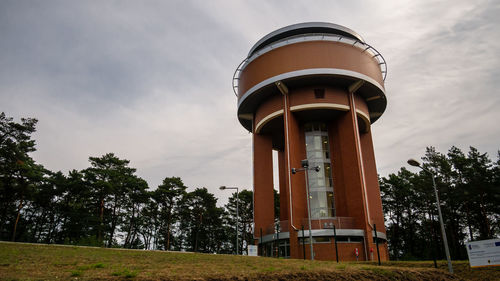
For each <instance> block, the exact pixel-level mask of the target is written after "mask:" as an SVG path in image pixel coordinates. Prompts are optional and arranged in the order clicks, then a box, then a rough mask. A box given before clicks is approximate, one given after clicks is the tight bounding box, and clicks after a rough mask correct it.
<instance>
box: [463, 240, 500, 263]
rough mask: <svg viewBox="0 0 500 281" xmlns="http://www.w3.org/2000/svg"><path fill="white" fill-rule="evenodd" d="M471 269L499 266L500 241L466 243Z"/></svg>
mask: <svg viewBox="0 0 500 281" xmlns="http://www.w3.org/2000/svg"><path fill="white" fill-rule="evenodd" d="M465 246H466V247H467V255H469V264H470V267H484V266H499V265H500V239H489V240H481V241H471V242H465Z"/></svg>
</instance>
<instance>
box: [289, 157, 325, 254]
mask: <svg viewBox="0 0 500 281" xmlns="http://www.w3.org/2000/svg"><path fill="white" fill-rule="evenodd" d="M300 164H301V166H302V169H296V168H292V174H294V175H295V174H296V173H297V172H301V171H305V172H306V195H307V222H308V224H309V247H311V250H310V252H311V260H314V249H313V244H312V242H313V241H312V229H311V196H309V160H307V159H304V160H302V161H300ZM311 170H315V171H316V172H319V170H320V167H319V166H316V167H314V168H311ZM302 243H304V237H302Z"/></svg>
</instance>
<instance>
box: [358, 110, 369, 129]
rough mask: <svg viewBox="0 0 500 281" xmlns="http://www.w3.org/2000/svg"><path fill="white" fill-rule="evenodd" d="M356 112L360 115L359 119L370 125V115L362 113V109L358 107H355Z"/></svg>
mask: <svg viewBox="0 0 500 281" xmlns="http://www.w3.org/2000/svg"><path fill="white" fill-rule="evenodd" d="M356 113H357V114H359V115H360V116H361V119H363V120H364V121H365V123H366V125H367V126H370V117H368V115H366V113H364V112H363V111H361V110H359V109H356ZM366 131H368V128H366Z"/></svg>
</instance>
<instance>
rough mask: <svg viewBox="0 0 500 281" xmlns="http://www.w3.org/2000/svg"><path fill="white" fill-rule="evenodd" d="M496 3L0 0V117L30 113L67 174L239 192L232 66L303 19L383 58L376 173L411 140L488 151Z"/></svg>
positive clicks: (404, 155) (498, 115) (244, 173)
mask: <svg viewBox="0 0 500 281" xmlns="http://www.w3.org/2000/svg"><path fill="white" fill-rule="evenodd" d="M499 15H500V1H471V0H465V1H457V0H453V1H414V0H413V1H400V0H398V1H310V0H309V1H256V0H252V1H235V0H231V1H229V0H227V1H213V0H211V1H206V0H199V1H185V0H183V1H180V0H179V1H65V0H64V1H21V0H15V1H6V0H0V111H4V112H5V113H6V115H7V116H11V117H14V118H16V119H17V120H19V119H18V118H21V117H35V118H37V119H38V120H39V123H38V126H37V132H36V133H35V134H34V138H35V139H36V141H37V151H36V152H35V153H34V154H33V157H34V159H35V160H36V161H37V162H38V163H40V164H43V165H44V166H45V167H46V168H48V169H50V170H53V171H58V170H61V171H63V172H64V173H67V172H68V171H69V170H71V169H78V170H80V169H84V168H86V167H88V166H89V163H88V157H89V156H101V155H103V154H105V153H108V152H114V153H115V154H116V155H117V156H118V157H120V158H124V159H128V160H130V161H131V164H130V165H131V166H132V167H134V168H137V174H138V175H139V176H140V177H142V178H144V179H146V180H147V181H148V183H149V185H150V187H152V188H155V187H156V186H157V185H158V184H160V183H161V181H162V180H163V178H165V177H170V176H179V177H181V178H182V180H183V181H184V183H185V184H186V185H187V186H189V187H190V188H191V189H194V188H197V187H207V188H208V189H209V191H210V192H212V193H214V194H216V196H217V197H219V198H221V199H220V203H225V202H226V200H227V197H228V196H229V192H221V191H219V190H218V187H219V186H220V185H227V186H239V187H243V188H247V189H251V186H252V162H251V159H252V155H251V153H252V150H251V135H250V134H249V133H247V132H246V131H245V130H244V129H243V127H242V126H241V125H240V124H239V122H238V121H237V118H236V97H235V96H234V94H233V91H232V88H231V78H232V75H233V72H234V69H235V68H236V67H237V65H238V64H239V63H240V62H241V60H243V59H244V58H245V56H246V54H247V53H248V51H249V50H250V48H251V47H252V46H253V44H254V43H256V42H257V41H258V40H259V39H260V38H262V37H263V36H264V35H266V34H267V33H269V32H272V31H274V30H276V29H278V28H281V27H284V26H287V25H290V24H295V23H299V22H307V21H324V22H332V23H336V24H340V25H344V26H346V27H349V28H351V29H353V30H354V31H356V32H357V33H359V34H360V35H361V36H362V37H363V38H364V39H365V41H366V42H367V43H369V44H371V45H372V46H374V47H375V48H376V49H377V50H378V51H379V52H381V53H382V55H383V56H384V57H385V59H386V61H387V64H388V75H387V79H386V83H385V86H386V91H387V93H386V94H387V100H388V105H387V110H386V111H385V113H384V115H382V117H381V118H380V119H379V120H378V121H377V122H375V123H374V124H373V125H372V134H373V142H374V146H375V155H376V159H377V167H378V172H379V173H380V174H381V175H382V176H385V175H387V174H389V173H392V172H397V170H399V168H400V167H402V166H404V165H405V162H406V159H408V158H410V157H415V158H419V157H421V156H423V153H424V151H425V147H426V146H435V147H436V148H437V149H438V150H439V151H441V152H446V151H447V150H448V149H449V148H450V147H451V146H452V145H455V146H458V147H459V148H461V149H462V150H463V151H464V152H467V151H468V146H469V145H472V146H475V147H476V148H478V149H479V151H481V152H487V153H488V154H489V155H490V158H492V159H494V160H496V153H497V150H498V149H500V142H499V140H500V129H499V127H500V126H499V125H498V123H497V122H499V121H500V95H499V93H498V89H500V17H499Z"/></svg>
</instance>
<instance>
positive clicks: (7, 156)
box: [0, 112, 44, 241]
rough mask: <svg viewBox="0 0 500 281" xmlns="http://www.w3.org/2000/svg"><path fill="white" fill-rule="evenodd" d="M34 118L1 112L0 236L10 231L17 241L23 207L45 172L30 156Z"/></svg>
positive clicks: (12, 237) (13, 238) (35, 121)
mask: <svg viewBox="0 0 500 281" xmlns="http://www.w3.org/2000/svg"><path fill="white" fill-rule="evenodd" d="M36 123H37V120H36V119H34V118H21V122H20V123H17V122H14V121H13V118H11V117H6V116H5V113H4V112H2V113H0V202H2V204H1V206H0V229H1V233H2V235H1V237H2V238H3V239H8V238H7V237H6V236H7V235H8V234H9V233H10V234H11V237H10V238H11V240H12V241H15V240H16V235H17V230H18V224H19V221H20V219H21V214H22V210H23V208H24V207H25V204H26V202H27V201H29V200H30V198H31V196H32V195H33V190H34V187H35V184H38V183H39V182H40V181H41V179H42V177H43V173H44V169H43V167H42V166H41V165H37V164H36V163H35V161H33V159H32V158H31V157H30V156H29V153H31V152H33V151H35V150H36V149H35V141H34V140H32V139H31V134H32V133H34V132H35V126H36Z"/></svg>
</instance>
